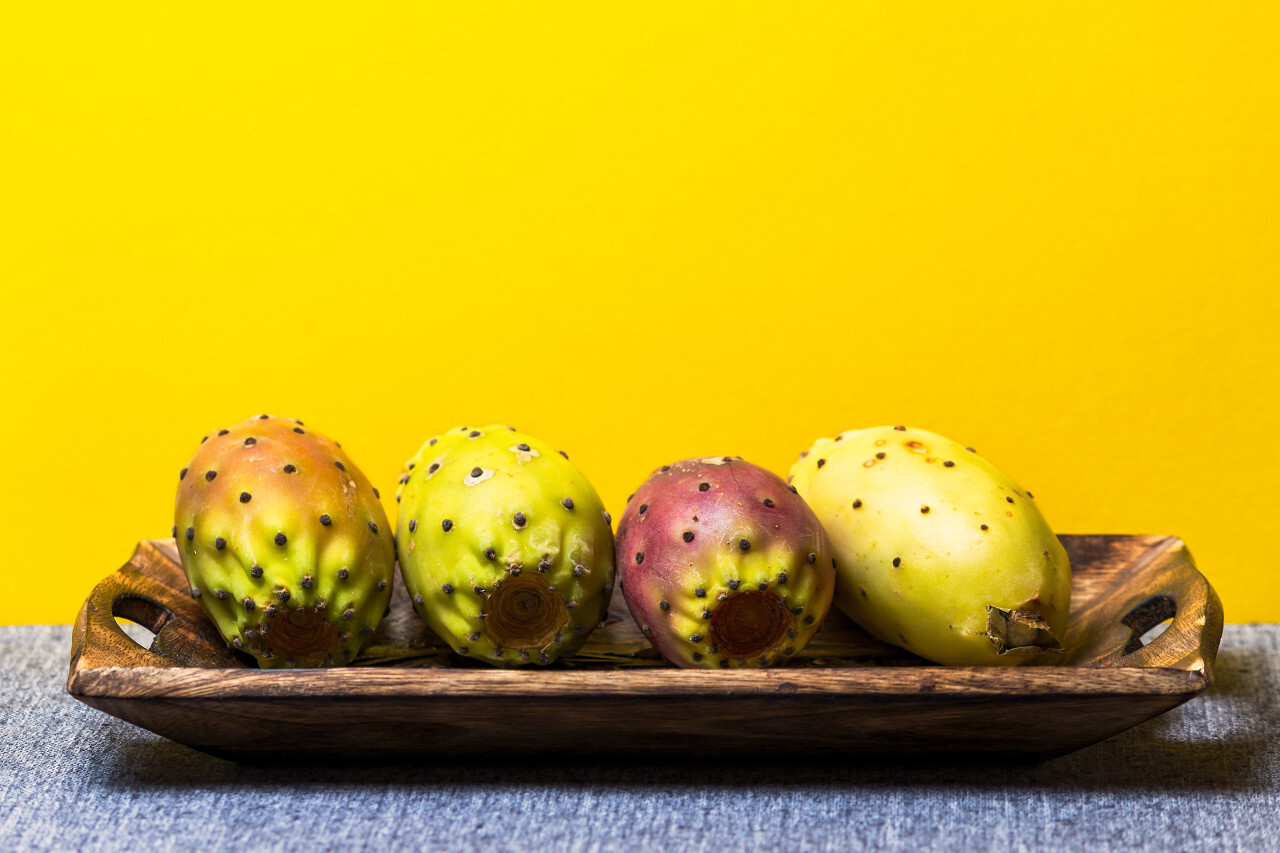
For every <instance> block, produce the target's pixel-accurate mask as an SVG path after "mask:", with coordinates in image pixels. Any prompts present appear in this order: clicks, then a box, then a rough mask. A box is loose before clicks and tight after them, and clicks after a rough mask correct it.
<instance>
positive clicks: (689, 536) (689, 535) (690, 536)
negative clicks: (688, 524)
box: [684, 530, 693, 542]
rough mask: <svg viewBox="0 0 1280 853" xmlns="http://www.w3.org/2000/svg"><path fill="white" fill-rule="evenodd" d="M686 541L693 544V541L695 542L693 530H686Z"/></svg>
mask: <svg viewBox="0 0 1280 853" xmlns="http://www.w3.org/2000/svg"><path fill="white" fill-rule="evenodd" d="M684 541H686V542H692V541H693V531H692V530H686V531H685V532H684Z"/></svg>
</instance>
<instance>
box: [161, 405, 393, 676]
mask: <svg viewBox="0 0 1280 853" xmlns="http://www.w3.org/2000/svg"><path fill="white" fill-rule="evenodd" d="M174 520H175V526H174V536H175V538H176V539H177V543H178V553H179V554H180V556H181V558H182V565H183V568H184V569H185V570H186V573H187V578H188V580H189V581H190V583H191V595H192V596H194V597H195V598H198V599H199V600H200V602H201V603H202V604H203V605H204V608H205V610H206V611H207V612H208V613H209V616H210V617H212V619H213V621H214V622H215V623H216V624H217V626H218V630H219V631H221V633H222V636H223V637H224V638H225V639H226V640H227V642H228V643H230V644H231V645H232V646H234V647H235V648H237V649H240V650H242V651H245V652H247V653H249V654H251V655H253V657H255V658H257V660H258V663H259V664H260V665H261V666H263V667H284V666H288V667H292V666H330V665H334V664H343V663H349V662H350V661H351V660H352V658H354V657H355V656H356V655H357V654H358V653H359V651H360V649H361V647H362V646H363V645H364V644H365V642H366V641H367V640H368V638H369V636H370V635H372V634H373V632H374V629H375V628H377V626H378V623H379V622H380V621H381V620H382V616H383V612H384V611H385V609H386V607H387V605H388V604H389V602H390V600H391V581H392V580H393V577H394V572H395V543H394V540H393V539H392V536H391V530H390V525H389V524H388V523H387V517H386V514H385V513H384V512H383V509H382V504H381V502H380V501H379V499H378V491H377V489H375V488H374V487H373V486H372V485H371V484H370V483H369V480H368V479H367V478H366V477H365V476H364V474H362V473H361V472H360V469H359V468H357V467H356V465H355V463H353V462H352V461H351V457H349V456H348V455H347V454H346V452H345V451H343V449H342V448H341V446H339V445H338V444H337V443H335V442H333V441H331V440H330V439H328V438H326V437H324V436H323V435H321V434H320V433H318V432H316V431H314V430H313V429H311V428H310V427H306V426H305V425H304V424H303V423H302V421H295V420H290V419H288V418H278V417H271V416H269V415H259V416H257V417H254V418H250V419H248V420H245V421H242V422H241V423H238V424H236V425H235V426H232V427H229V428H227V429H220V430H218V431H217V432H216V433H210V434H209V435H207V436H205V438H204V439H202V443H201V446H200V448H199V449H198V450H197V451H196V454H195V456H193V457H192V458H191V461H190V462H189V463H187V467H186V468H183V469H182V471H181V473H180V474H179V483H178V495H177V501H176V503H175V505H174Z"/></svg>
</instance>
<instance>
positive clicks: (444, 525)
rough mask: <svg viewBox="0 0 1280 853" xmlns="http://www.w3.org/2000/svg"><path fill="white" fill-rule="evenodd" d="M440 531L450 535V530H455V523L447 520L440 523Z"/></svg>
mask: <svg viewBox="0 0 1280 853" xmlns="http://www.w3.org/2000/svg"><path fill="white" fill-rule="evenodd" d="M440 529H441V530H443V531H444V532H445V533H448V532H449V531H450V530H452V529H453V522H452V521H451V520H450V519H447V518H446V519H445V520H444V521H442V522H440Z"/></svg>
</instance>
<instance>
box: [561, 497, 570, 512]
mask: <svg viewBox="0 0 1280 853" xmlns="http://www.w3.org/2000/svg"><path fill="white" fill-rule="evenodd" d="M560 505H561V506H563V507H564V508H565V509H573V498H565V499H564V500H562V501H560Z"/></svg>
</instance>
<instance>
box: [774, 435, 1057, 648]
mask: <svg viewBox="0 0 1280 853" xmlns="http://www.w3.org/2000/svg"><path fill="white" fill-rule="evenodd" d="M790 480H791V481H792V482H793V483H794V485H795V486H796V488H797V489H798V490H799V492H800V494H801V496H803V497H804V498H805V500H807V501H808V502H809V505H810V506H811V507H813V510H814V512H816V513H817V514H818V517H819V518H820V519H821V520H822V523H823V526H824V527H825V528H826V530H827V533H828V535H830V537H831V542H832V545H833V546H834V547H835V551H836V556H837V558H838V559H839V569H838V573H837V577H836V605H837V606H838V607H839V608H840V609H841V610H842V611H844V612H845V613H846V614H847V615H848V616H849V617H850V618H852V619H853V620H854V621H856V622H858V623H859V624H861V625H862V626H863V627H864V628H866V629H867V630H868V631H870V632H871V633H872V634H874V635H875V636H877V637H878V638H880V639H881V640H883V641H885V642H887V643H891V644H893V645H896V646H900V647H902V648H904V649H907V650H908V651H912V652H915V653H916V654H918V655H920V656H922V657H925V658H928V659H929V660H932V661H936V662H938V663H943V664H959V665H980V664H1003V665H1009V664H1017V663H1021V662H1023V661H1025V660H1027V659H1028V658H1029V657H1033V656H1035V655H1037V654H1040V653H1043V652H1046V651H1057V650H1060V648H1061V646H1060V643H1061V640H1062V638H1063V637H1064V635H1065V633H1066V628H1067V612H1068V608H1069V606H1070V601H1071V567H1070V565H1069V563H1068V560H1067V554H1066V551H1065V550H1063V547H1062V545H1061V543H1060V542H1059V541H1058V538H1057V537H1056V536H1055V535H1054V533H1053V531H1052V530H1051V529H1050V528H1049V525H1048V523H1047V522H1046V521H1045V519H1044V516H1042V515H1041V514H1040V510H1039V509H1038V508H1037V507H1036V505H1035V502H1034V500H1033V499H1032V496H1031V493H1030V492H1028V491H1026V490H1025V489H1022V488H1020V487H1019V486H1018V485H1017V483H1015V482H1014V481H1013V480H1012V479H1010V478H1009V476H1008V475H1006V474H1005V473H1004V472H1002V471H1001V470H1000V469H998V468H997V467H996V466H995V465H992V464H991V463H990V462H988V461H987V460H986V459H984V458H982V457H981V456H979V455H978V454H977V453H976V452H974V451H973V448H971V447H965V446H963V445H961V444H957V443H956V442H954V441H951V440H949V439H946V438H943V437H942V436H940V435H935V434H934V433H931V432H925V431H924V430H917V429H907V428H906V427H902V426H897V427H875V428H872V429H862V430H852V431H849V432H843V433H841V434H840V435H838V436H836V437H835V438H821V439H818V441H817V442H815V443H814V445H813V447H812V449H811V450H808V451H806V452H805V453H802V454H801V458H800V460H799V461H797V462H796V464H795V465H793V466H792V468H791V478H790Z"/></svg>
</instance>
